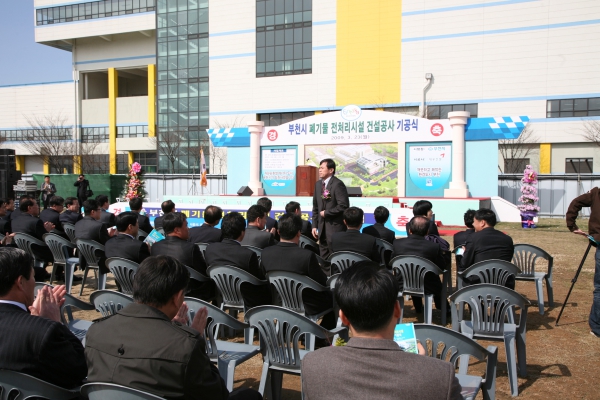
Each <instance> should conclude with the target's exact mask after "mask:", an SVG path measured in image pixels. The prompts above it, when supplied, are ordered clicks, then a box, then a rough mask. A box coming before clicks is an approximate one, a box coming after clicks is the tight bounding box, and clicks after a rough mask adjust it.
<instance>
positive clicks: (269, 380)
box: [244, 306, 346, 400]
mask: <svg viewBox="0 0 600 400" xmlns="http://www.w3.org/2000/svg"><path fill="white" fill-rule="evenodd" d="M244 319H245V320H246V322H248V323H249V324H250V325H251V326H253V327H255V328H257V329H258V331H259V333H260V337H261V347H260V348H261V352H262V354H263V369H262V374H261V377H260V386H259V388H258V391H259V392H260V393H261V394H263V395H264V392H265V388H268V389H267V390H268V391H269V392H270V393H269V394H270V395H269V396H268V398H269V399H274V400H277V399H280V398H281V384H282V381H283V373H288V374H295V375H300V368H301V361H302V358H304V356H305V355H306V353H308V351H307V350H300V348H299V339H300V336H301V335H307V334H310V335H314V336H317V337H319V338H323V339H329V338H332V337H333V336H335V335H336V334H339V333H340V332H343V331H345V330H346V328H335V329H333V330H330V331H328V330H327V329H324V328H322V327H321V326H319V325H317V324H316V323H315V322H313V321H311V320H310V319H308V318H306V317H304V316H302V315H299V314H297V313H295V312H294V311H291V310H288V309H285V308H282V307H277V306H260V307H254V308H253V309H251V310H249V311H248V312H247V313H246V315H245V316H244ZM271 395H272V396H271Z"/></svg>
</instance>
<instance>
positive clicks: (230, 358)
mask: <svg viewBox="0 0 600 400" xmlns="http://www.w3.org/2000/svg"><path fill="white" fill-rule="evenodd" d="M185 302H186V304H187V306H188V309H189V316H188V318H189V322H190V324H191V321H192V320H193V319H194V315H196V312H197V311H198V310H199V309H200V308H202V307H206V309H207V310H208V321H207V324H206V329H205V331H204V338H205V339H206V354H207V355H208V357H209V358H210V361H212V362H216V363H217V367H218V368H219V375H221V378H223V380H224V381H225V383H226V384H227V390H229V391H230V392H231V391H232V390H233V378H234V374H235V367H236V366H237V365H239V364H241V363H243V362H244V361H247V360H249V359H251V358H252V357H254V356H255V355H256V354H258V353H259V352H260V346H254V345H252V344H245V343H234V342H229V341H224V340H215V337H214V336H215V335H214V334H215V333H216V331H217V329H218V327H219V326H220V325H225V326H228V327H230V328H232V329H243V330H244V331H246V330H249V329H250V325H248V324H246V323H244V322H241V321H238V320H237V319H236V318H233V317H232V316H231V315H229V314H227V313H226V312H225V311H223V310H221V309H219V308H217V307H215V306H213V305H212V304H210V303H207V302H205V301H202V300H199V299H195V298H193V297H186V298H185Z"/></svg>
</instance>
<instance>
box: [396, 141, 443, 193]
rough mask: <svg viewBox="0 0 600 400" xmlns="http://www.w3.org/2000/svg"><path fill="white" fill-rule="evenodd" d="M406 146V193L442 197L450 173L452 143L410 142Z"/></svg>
mask: <svg viewBox="0 0 600 400" xmlns="http://www.w3.org/2000/svg"><path fill="white" fill-rule="evenodd" d="M406 147H407V149H406V150H407V151H406V154H407V157H406V195H407V196H409V197H412V196H417V197H418V196H425V197H427V196H429V197H431V196H440V197H443V196H444V189H447V188H448V186H449V184H450V176H451V174H452V145H451V144H450V143H422V144H412V143H411V144H407V145H406Z"/></svg>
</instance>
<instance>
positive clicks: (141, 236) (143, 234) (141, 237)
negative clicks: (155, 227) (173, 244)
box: [137, 229, 148, 241]
mask: <svg viewBox="0 0 600 400" xmlns="http://www.w3.org/2000/svg"><path fill="white" fill-rule="evenodd" d="M147 237H148V232H145V231H143V230H141V229H138V235H137V239H138V240H141V241H143V240H144V239H146V238H147Z"/></svg>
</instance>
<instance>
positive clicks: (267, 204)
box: [256, 197, 279, 243]
mask: <svg viewBox="0 0 600 400" xmlns="http://www.w3.org/2000/svg"><path fill="white" fill-rule="evenodd" d="M256 204H257V205H259V206H263V207H264V208H265V210H266V211H267V222H266V223H265V230H266V231H267V232H269V233H270V234H271V235H273V238H275V243H276V242H278V241H279V233H277V229H278V226H277V220H276V219H275V218H271V216H270V215H269V214H270V213H271V209H272V208H273V202H272V201H271V200H270V199H269V198H268V197H261V198H260V199H258V200H257V201H256Z"/></svg>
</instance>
